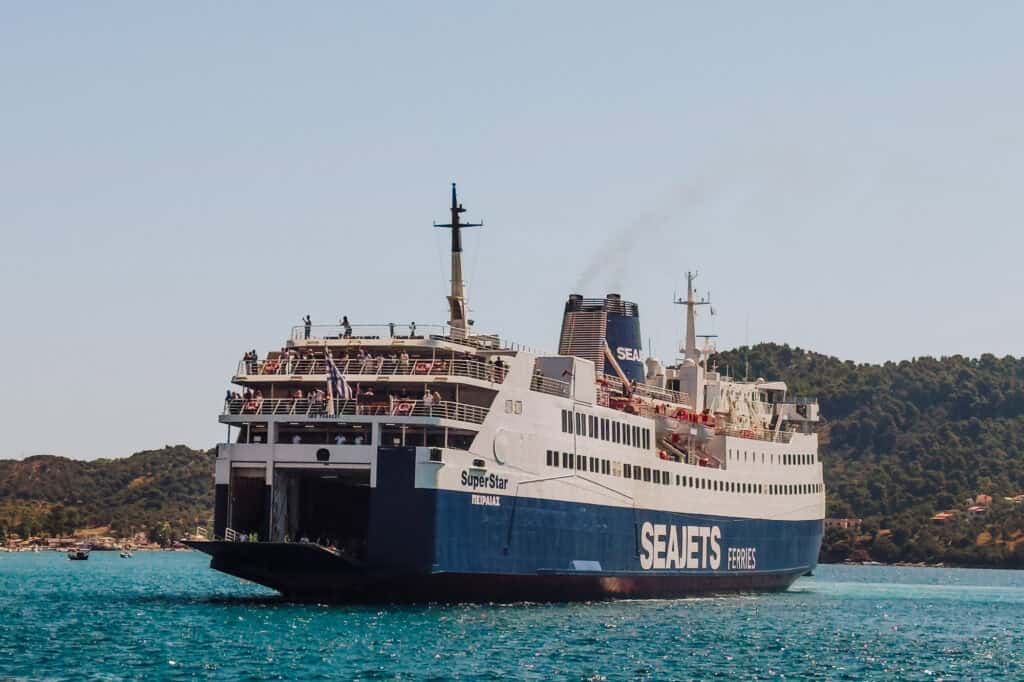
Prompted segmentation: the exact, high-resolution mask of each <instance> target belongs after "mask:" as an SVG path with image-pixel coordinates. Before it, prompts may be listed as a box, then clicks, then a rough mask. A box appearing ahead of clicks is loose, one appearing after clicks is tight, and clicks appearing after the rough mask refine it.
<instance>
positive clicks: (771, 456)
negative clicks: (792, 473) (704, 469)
mask: <svg viewBox="0 0 1024 682" xmlns="http://www.w3.org/2000/svg"><path fill="white" fill-rule="evenodd" d="M741 454H742V457H741ZM758 455H760V456H761V464H776V463H777V464H783V465H788V464H814V461H815V456H814V455H813V454H804V453H797V452H794V453H787V454H781V455H776V454H775V453H771V452H769V453H768V454H767V455H766V454H765V453H763V452H750V451H749V450H740V449H739V448H737V449H735V450H733V449H732V448H729V452H728V458H729V459H730V460H735V461H737V462H754V463H755V464H756V463H757V456H758Z"/></svg>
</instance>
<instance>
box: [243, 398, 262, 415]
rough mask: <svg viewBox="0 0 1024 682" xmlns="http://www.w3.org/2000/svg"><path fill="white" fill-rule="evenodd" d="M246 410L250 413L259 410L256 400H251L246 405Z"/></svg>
mask: <svg viewBox="0 0 1024 682" xmlns="http://www.w3.org/2000/svg"><path fill="white" fill-rule="evenodd" d="M245 409H246V410H247V411H249V412H255V411H256V410H258V409H259V404H258V403H257V402H256V401H255V400H250V401H249V402H247V403H246V404H245Z"/></svg>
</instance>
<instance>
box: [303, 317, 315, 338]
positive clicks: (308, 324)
mask: <svg viewBox="0 0 1024 682" xmlns="http://www.w3.org/2000/svg"><path fill="white" fill-rule="evenodd" d="M302 326H303V327H305V330H306V337H305V338H307V339H308V338H309V332H310V330H311V329H312V328H313V320H311V319H309V315H306V316H305V317H304V318H302Z"/></svg>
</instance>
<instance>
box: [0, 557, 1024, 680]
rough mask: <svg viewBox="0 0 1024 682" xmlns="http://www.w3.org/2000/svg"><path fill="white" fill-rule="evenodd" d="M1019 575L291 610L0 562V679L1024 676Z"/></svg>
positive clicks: (124, 572)
mask: <svg viewBox="0 0 1024 682" xmlns="http://www.w3.org/2000/svg"><path fill="white" fill-rule="evenodd" d="M1022 614H1024V572H1019V573H1016V572H1010V571H972V570H953V569H930V568H889V567H860V566H856V567H846V566H822V567H819V569H818V571H817V575H816V577H814V578H802V579H801V580H799V581H798V582H797V583H796V585H795V586H794V587H793V589H792V590H790V591H789V592H786V593H782V594H771V595H743V596H733V597H716V598H700V599H681V600H660V601H628V602H603V603H593V604H574V605H547V604H520V605H512V606H475V605H462V606H428V607H378V608H366V607H336V606H335V607H326V606H301V605H292V604H287V603H284V602H282V601H280V600H279V599H277V598H276V597H274V595H273V593H272V592H270V591H269V590H265V589H263V588H261V587H258V586H255V585H250V584H247V583H244V582H242V581H240V580H236V579H234V578H231V577H228V576H224V575H221V574H218V573H216V572H214V571H211V570H210V569H209V568H207V561H206V558H205V557H204V556H203V555H200V554H195V553H158V552H150V553H146V552H140V553H138V554H137V555H136V556H135V558H133V559H120V558H118V556H117V554H116V553H110V552H107V553H99V552H97V553H94V554H93V555H92V557H91V558H90V559H89V560H88V561H77V562H72V561H68V560H67V559H66V558H64V556H63V555H60V554H57V553H53V552H48V553H42V554H0V679H4V678H7V677H14V678H25V679H39V678H48V679H76V680H78V679H124V678H139V679H141V678H145V679H186V678H211V679H302V680H308V679H326V678H335V679H434V680H444V679H473V680H476V679H505V678H522V679H534V680H549V679H574V680H603V679H607V680H619V679H651V680H662V679H711V678H722V679H734V678H745V679H804V678H815V679H837V680H842V679H885V680H890V679H908V680H915V679H917V680H941V679H956V680H963V679H978V680H993V679H1007V680H1020V679H1024V623H1022V622H1021V615H1022Z"/></svg>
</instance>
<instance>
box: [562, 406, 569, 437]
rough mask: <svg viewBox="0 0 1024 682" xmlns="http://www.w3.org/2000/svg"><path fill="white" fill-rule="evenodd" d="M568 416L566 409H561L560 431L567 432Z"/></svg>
mask: <svg viewBox="0 0 1024 682" xmlns="http://www.w3.org/2000/svg"><path fill="white" fill-rule="evenodd" d="M568 417H569V412H568V410H562V433H568V432H569V424H568V421H569V419H568Z"/></svg>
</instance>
